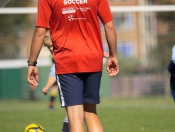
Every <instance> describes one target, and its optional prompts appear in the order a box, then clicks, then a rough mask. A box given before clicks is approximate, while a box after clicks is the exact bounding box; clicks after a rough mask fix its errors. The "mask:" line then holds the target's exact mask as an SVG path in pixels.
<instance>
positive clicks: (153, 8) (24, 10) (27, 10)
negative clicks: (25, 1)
mask: <svg viewBox="0 0 175 132" xmlns="http://www.w3.org/2000/svg"><path fill="white" fill-rule="evenodd" d="M110 8H111V11H112V12H165V11H175V5H161V6H160V5H158V6H157V5H149V6H110ZM36 13H37V7H12V8H9V7H6V8H1V9H0V14H36Z"/></svg>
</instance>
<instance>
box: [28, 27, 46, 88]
mask: <svg viewBox="0 0 175 132" xmlns="http://www.w3.org/2000/svg"><path fill="white" fill-rule="evenodd" d="M45 36H46V28H41V27H36V28H35V30H34V33H33V39H32V44H31V50H30V57H29V59H28V65H29V66H28V73H27V80H28V82H29V83H30V84H31V85H34V86H37V85H38V81H39V77H38V68H37V67H36V66H35V64H36V62H37V58H38V56H39V53H40V51H41V48H42V45H43V40H44V37H45ZM33 64H34V65H33Z"/></svg>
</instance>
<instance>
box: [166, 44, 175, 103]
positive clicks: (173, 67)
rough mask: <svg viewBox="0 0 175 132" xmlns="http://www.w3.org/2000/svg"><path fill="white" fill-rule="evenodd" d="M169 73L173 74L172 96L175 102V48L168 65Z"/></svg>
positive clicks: (171, 81)
mask: <svg viewBox="0 0 175 132" xmlns="http://www.w3.org/2000/svg"><path fill="white" fill-rule="evenodd" d="M168 71H169V72H170V74H171V77H170V88H171V94H172V96H173V99H174V101H175V46H174V47H173V49H172V57H171V60H170V62H169V65H168Z"/></svg>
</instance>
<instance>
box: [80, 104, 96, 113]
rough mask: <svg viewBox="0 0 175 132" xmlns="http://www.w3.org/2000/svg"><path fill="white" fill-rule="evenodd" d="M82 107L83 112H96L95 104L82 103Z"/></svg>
mask: <svg viewBox="0 0 175 132" xmlns="http://www.w3.org/2000/svg"><path fill="white" fill-rule="evenodd" d="M83 107H84V111H85V112H90V113H96V104H88V103H84V104H83Z"/></svg>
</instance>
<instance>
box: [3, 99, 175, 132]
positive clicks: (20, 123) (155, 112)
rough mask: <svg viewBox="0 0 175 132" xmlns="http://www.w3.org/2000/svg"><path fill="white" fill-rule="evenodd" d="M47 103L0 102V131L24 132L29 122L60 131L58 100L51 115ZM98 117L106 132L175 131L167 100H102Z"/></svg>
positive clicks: (174, 112)
mask: <svg viewBox="0 0 175 132" xmlns="http://www.w3.org/2000/svg"><path fill="white" fill-rule="evenodd" d="M47 106H48V101H25V100H23V101H22V100H8V101H0V132H23V131H24V128H25V127H26V126H27V125H28V124H30V123H38V124H41V125H42V126H43V127H44V128H45V131H46V132H61V127H62V121H63V119H64V116H65V111H64V109H62V108H60V105H59V101H57V102H56V107H55V110H54V111H53V112H50V111H49V110H48V108H47ZM98 115H99V117H100V118H101V120H102V124H103V125H104V130H105V132H174V131H175V125H174V123H175V104H174V102H173V99H172V97H171V96H169V97H145V98H144V97H143V98H115V99H102V100H101V104H100V105H98Z"/></svg>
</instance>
